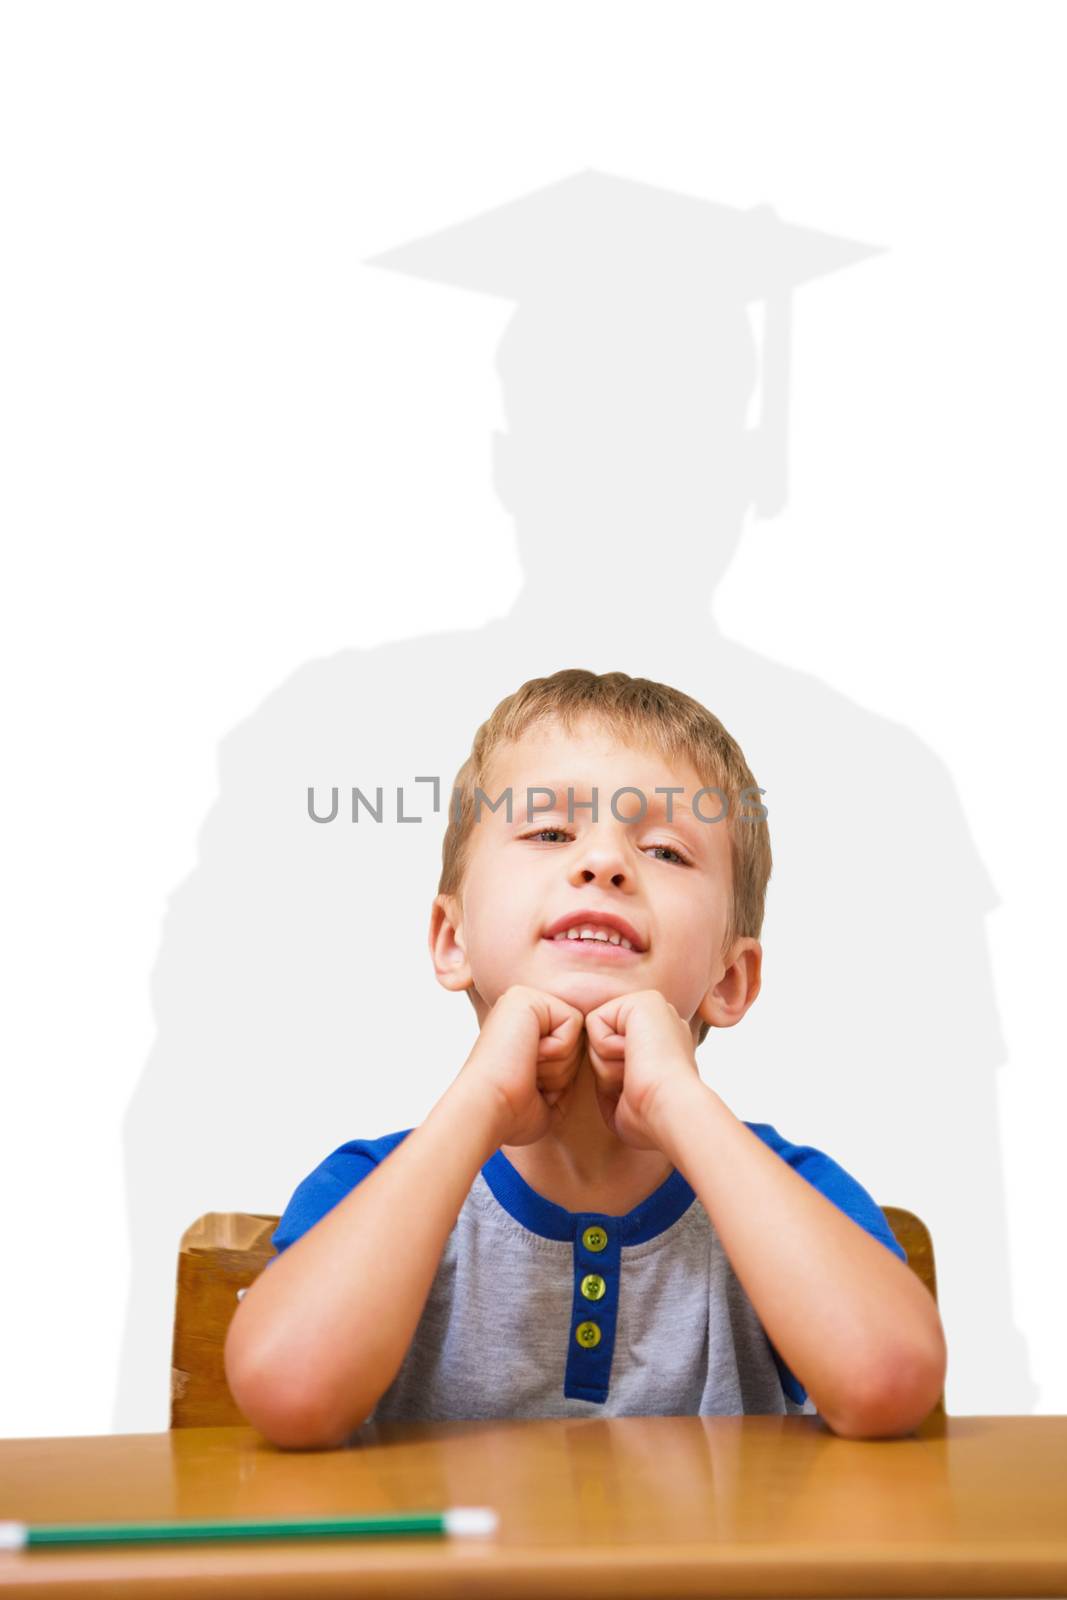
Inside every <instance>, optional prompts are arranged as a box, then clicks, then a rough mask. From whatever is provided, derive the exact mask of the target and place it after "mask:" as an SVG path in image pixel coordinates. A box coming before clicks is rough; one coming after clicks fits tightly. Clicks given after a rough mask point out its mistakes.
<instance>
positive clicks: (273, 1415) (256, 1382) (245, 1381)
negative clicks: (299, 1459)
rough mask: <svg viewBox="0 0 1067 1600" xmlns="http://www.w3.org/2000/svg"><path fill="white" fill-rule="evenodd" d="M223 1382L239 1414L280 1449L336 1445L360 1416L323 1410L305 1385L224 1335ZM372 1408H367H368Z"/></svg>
mask: <svg viewBox="0 0 1067 1600" xmlns="http://www.w3.org/2000/svg"><path fill="white" fill-rule="evenodd" d="M223 1366H224V1369H225V1372H226V1382H227V1385H228V1386H229V1390H230V1394H231V1395H232V1396H233V1400H234V1403H235V1404H236V1406H237V1408H238V1410H239V1411H240V1412H241V1414H242V1416H243V1417H244V1418H245V1419H246V1421H247V1422H249V1423H250V1424H251V1426H252V1427H253V1428H255V1429H256V1430H257V1432H259V1433H261V1434H262V1435H263V1437H264V1438H265V1439H267V1440H268V1441H269V1442H270V1443H271V1444H273V1445H276V1446H277V1447H278V1448H279V1449H281V1450H336V1449H339V1448H340V1447H341V1446H342V1445H343V1444H344V1443H345V1441H346V1440H347V1439H348V1437H349V1435H350V1434H351V1433H353V1432H354V1431H355V1429H356V1428H357V1427H358V1426H359V1422H360V1421H361V1420H362V1419H360V1418H358V1417H357V1418H356V1419H355V1420H354V1421H352V1422H351V1423H348V1422H346V1423H344V1424H342V1423H341V1422H339V1420H338V1418H337V1417H336V1416H335V1415H328V1414H327V1412H326V1409H325V1408H324V1406H323V1405H322V1403H321V1400H320V1399H319V1397H318V1396H316V1395H315V1394H313V1393H311V1392H310V1391H309V1390H308V1388H307V1386H306V1385H300V1384H296V1383H294V1382H292V1381H287V1380H286V1379H285V1378H284V1377H282V1376H280V1375H279V1374H278V1372H277V1371H276V1370H274V1371H272V1370H271V1369H270V1368H269V1367H267V1366H262V1365H257V1364H256V1363H255V1361H254V1360H252V1359H251V1358H250V1357H249V1356H248V1354H247V1353H243V1352H242V1351H241V1349H240V1346H239V1344H238V1343H237V1342H236V1341H234V1340H231V1339H230V1338H229V1337H227V1340H226V1343H225V1346H224V1348H223ZM370 1409H371V1408H368V1412H369V1410H370Z"/></svg>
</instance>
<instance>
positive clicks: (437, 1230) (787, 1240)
mask: <svg viewBox="0 0 1067 1600" xmlns="http://www.w3.org/2000/svg"><path fill="white" fill-rule="evenodd" d="M479 791H480V795H479ZM762 792H763V791H761V790H760V789H759V788H758V786H757V784H756V782H755V780H754V778H753V776H752V773H751V772H750V770H749V768H748V766H747V764H746V762H745V759H744V756H743V754H742V752H741V750H740V748H739V746H738V745H737V743H736V742H735V741H734V740H733V739H732V738H731V736H730V734H729V733H728V732H727V731H726V729H725V728H724V727H723V725H722V724H721V722H719V720H718V719H717V718H716V717H714V716H713V715H712V714H711V713H710V712H709V711H708V710H707V709H706V708H705V707H704V706H702V705H700V704H699V702H697V701H695V700H693V699H691V698H690V697H689V696H688V695H685V694H682V693H680V692H679V691H677V690H675V689H672V688H670V687H668V686H667V685H664V684H659V683H655V682H652V681H651V680H648V679H644V678H631V677H629V676H627V675H626V674H625V673H621V672H613V673H605V674H601V675H598V674H595V673H592V672H587V671H584V670H580V669H568V670H566V671H561V672H557V673H555V674H554V675H553V676H551V677H548V678H539V679H532V680H530V681H529V682H528V683H526V684H524V685H523V686H522V688H521V689H519V690H518V691H517V692H516V693H515V694H514V695H511V696H509V697H508V698H507V699H505V700H504V701H502V702H501V704H500V705H499V706H498V707H497V708H496V710H495V711H494V712H493V714H492V716H491V717H490V718H489V720H488V721H487V722H486V723H484V724H483V725H482V727H481V728H480V729H479V730H478V733H477V734H476V736H475V740H474V744H473V747H472V751H471V755H470V757H469V758H468V760H467V761H466V762H465V763H464V765H463V767H461V769H460V772H459V774H458V776H457V779H456V787H455V790H454V795H455V798H456V803H455V804H454V805H453V806H452V807H450V820H449V825H448V829H447V831H446V835H445V840H444V846H443V866H442V873H441V879H440V884H439V888H438V894H437V896H436V898H435V900H434V902H433V907H432V912H431V921H430V938H429V943H430V953H431V956H432V958H433V962H434V968H435V971H436V975H437V979H438V982H439V983H441V984H442V985H443V986H444V987H445V988H447V989H455V990H465V991H466V992H467V994H468V995H469V997H470V1000H471V1003H472V1004H473V1006H474V1009H475V1012H476V1013H477V1017H478V1023H479V1029H480V1031H479V1036H478V1040H477V1042H476V1043H475V1045H474V1047H473V1049H472V1050H471V1053H470V1055H469V1056H468V1058H467V1060H466V1062H465V1063H464V1065H463V1068H462V1070H461V1071H460V1072H459V1074H458V1075H457V1076H456V1078H455V1079H454V1081H453V1082H452V1084H451V1085H450V1086H449V1088H448V1089H447V1091H446V1092H445V1094H444V1095H443V1096H442V1097H441V1099H440V1100H439V1101H438V1102H437V1104H436V1105H435V1106H434V1108H433V1109H432V1111H431V1112H430V1114H429V1116H428V1117H427V1118H426V1120H425V1122H423V1123H422V1125H421V1126H420V1127H418V1128H416V1129H407V1130H404V1131H403V1132H401V1133H394V1134H387V1135H385V1136H383V1137H381V1138H378V1139H370V1140H352V1141H349V1142H348V1143H346V1144H344V1145H341V1146H340V1147H339V1148H338V1149H337V1150H335V1151H334V1152H333V1153H332V1154H331V1155H330V1156H328V1157H327V1158H326V1160H325V1161H323V1162H322V1163H321V1165H320V1166H319V1167H317V1168H316V1169H315V1171H314V1172H312V1173H311V1174H310V1176H309V1177H307V1178H306V1179H305V1180H304V1181H303V1182H302V1183H301V1184H300V1185H299V1187H298V1188H297V1190H296V1192H295V1193H294V1195H293V1197H292V1199H291V1201H290V1203H289V1206H288V1207H287V1209H286V1212H285V1215H284V1216H283V1217H282V1218H281V1221H280V1223H279V1225H278V1228H277V1231H276V1232H275V1234H274V1236H273V1242H274V1244H275V1246H276V1248H277V1249H278V1251H279V1252H280V1253H279V1255H278V1256H276V1257H275V1258H273V1260H272V1261H271V1262H270V1263H269V1266H270V1269H271V1270H268V1271H264V1272H263V1273H261V1274H260V1276H259V1278H258V1279H257V1280H256V1282H255V1283H254V1284H253V1285H252V1287H251V1288H250V1290H249V1291H248V1293H247V1294H246V1295H245V1296H244V1298H243V1300H242V1302H241V1304H240V1306H239V1307H238V1310H237V1312H236V1313H235V1315H234V1318H233V1320H232V1322H231V1325H230V1329H229V1332H228V1335H227V1339H226V1351H225V1361H226V1375H227V1379H228V1381H229V1384H230V1388H231V1390H232V1392H233V1395H234V1398H235V1399H236V1401H237V1403H238V1405H239V1406H240V1407H241V1409H242V1411H243V1412H244V1413H245V1415H246V1416H247V1417H248V1418H249V1420H250V1421H251V1422H252V1423H253V1424H254V1425H255V1426H256V1427H257V1428H259V1429H260V1430H261V1432H263V1433H264V1434H265V1435H266V1436H267V1437H268V1438H270V1439H271V1440H273V1441H274V1442H275V1443H276V1444H278V1445H281V1446H285V1447H305V1448H308V1447H310V1448H330V1447H333V1446H337V1445H340V1444H343V1443H344V1442H345V1440H346V1439H347V1438H348V1437H349V1436H350V1435H351V1433H352V1432H353V1431H354V1430H355V1429H356V1428H358V1427H359V1426H360V1425H361V1424H362V1423H363V1422H364V1421H365V1420H367V1419H368V1418H372V1419H373V1420H375V1421H386V1420H447V1419H452V1418H455V1419H463V1418H480V1417H512V1416H513V1417H533V1416H537V1417H570V1416H616V1415H630V1414H638V1415H662V1414H672V1415H685V1414H690V1415H693V1414H695V1415H713V1414H723V1413H736V1412H778V1413H786V1414H796V1413H800V1412H804V1413H806V1414H809V1415H810V1414H817V1415H819V1416H821V1417H822V1418H823V1419H824V1421H825V1422H826V1423H827V1424H828V1426H829V1427H830V1428H832V1429H833V1430H834V1431H835V1432H837V1433H839V1434H842V1435H844V1436H845V1437H849V1438H879V1437H894V1436H897V1435H900V1434H903V1433H907V1432H909V1431H911V1430H912V1429H913V1428H915V1427H916V1426H917V1425H918V1424H919V1423H920V1422H921V1421H922V1420H923V1418H925V1416H926V1415H927V1414H928V1412H929V1411H930V1410H931V1409H932V1407H933V1406H934V1404H935V1403H936V1401H937V1398H938V1395H939V1393H940V1392H941V1388H942V1384H943V1382H944V1376H945V1367H946V1360H947V1356H946V1345H945V1339H944V1333H943V1330H942V1326H941V1321H940V1318H939V1316H938V1311H937V1306H936V1303H935V1302H934V1300H933V1298H932V1296H931V1295H930V1294H929V1292H928V1291H927V1289H926V1288H925V1287H924V1285H923V1284H922V1283H921V1281H920V1280H919V1278H918V1277H917V1276H916V1275H915V1274H914V1273H913V1272H912V1271H911V1270H910V1268H909V1267H908V1266H907V1264H906V1255H905V1252H904V1251H903V1249H902V1248H901V1246H900V1245H899V1244H898V1243H897V1241H896V1240H895V1238H894V1237H893V1234H892V1232H891V1231H890V1229H889V1226H888V1224H887V1223H886V1220H885V1218H884V1216H883V1215H882V1213H881V1211H880V1210H879V1208H878V1206H877V1205H876V1204H875V1202H874V1201H873V1200H872V1198H871V1196H870V1195H869V1194H868V1193H867V1191H866V1190H864V1189H863V1188H862V1187H861V1186H860V1185H859V1184H858V1183H857V1182H856V1181H855V1180H854V1179H853V1178H851V1177H850V1176H849V1174H848V1173H847V1172H845V1171H844V1170H843V1169H842V1168H841V1167H839V1166H838V1165H837V1164H836V1163H835V1162H833V1161H832V1160H831V1159H830V1158H829V1157H827V1156H825V1155H823V1154H822V1153H821V1152H819V1151H818V1150H814V1149H812V1148H810V1147H808V1146H797V1145H793V1144H790V1143H789V1142H788V1141H787V1140H785V1139H783V1138H782V1137H781V1136H780V1135H779V1134H778V1133H777V1131H776V1130H775V1129H774V1128H773V1127H771V1126H770V1125H769V1124H766V1123H744V1122H741V1121H739V1120H738V1119H737V1118H736V1117H735V1116H734V1115H733V1113H732V1112H731V1111H730V1110H729V1109H728V1108H727V1106H726V1104H725V1103H724V1101H723V1100H722V1099H721V1098H720V1097H719V1096H718V1095H717V1094H716V1093H715V1092H714V1090H713V1089H711V1088H709V1087H708V1086H707V1085H706V1084H705V1083H704V1082H703V1081H702V1079H701V1078H700V1075H699V1072H698V1069H697V1064H696V1059H695V1050H696V1047H697V1046H698V1045H699V1044H700V1043H702V1042H703V1040H704V1038H705V1036H706V1034H707V1032H708V1030H709V1029H710V1028H723V1027H733V1026H734V1024H735V1023H737V1022H739V1021H740V1020H741V1018H742V1017H743V1016H744V1014H745V1012H746V1011H747V1010H748V1008H749V1006H751V1004H752V1003H753V1001H754V1000H755V998H756V996H757V995H758V993H759V990H760V982H761V978H760V968H761V960H762V951H761V946H760V944H759V937H758V936H759V934H760V931H761V928H762V922H763V909H764V899H765V894H766V886H767V881H768V878H769V876H770V871H771V852H770V845H769V841H768V837H767V826H766V821H765V815H766V813H765V810H764V808H763V807H762V806H761V805H760V804H759V801H758V796H759V794H761V793H762ZM476 802H477V803H476Z"/></svg>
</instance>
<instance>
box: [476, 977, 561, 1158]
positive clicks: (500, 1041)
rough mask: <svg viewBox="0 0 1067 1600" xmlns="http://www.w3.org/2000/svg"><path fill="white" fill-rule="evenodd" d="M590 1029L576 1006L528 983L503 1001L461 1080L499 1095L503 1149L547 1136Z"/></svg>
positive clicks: (488, 1019) (510, 991) (492, 1014)
mask: <svg viewBox="0 0 1067 1600" xmlns="http://www.w3.org/2000/svg"><path fill="white" fill-rule="evenodd" d="M584 1027H585V1018H584V1017H583V1015H582V1013H581V1012H580V1011H579V1010H578V1009H577V1007H576V1006H572V1005H570V1004H569V1003H568V1002H567V1001H566V1000H561V999H560V998H559V997H558V995H554V994H546V993H545V992H544V991H543V990H541V989H530V988H528V987H527V986H526V985H525V984H520V983H516V984H512V986H511V988H510V989H506V990H505V991H504V993H503V994H502V995H501V996H500V998H499V1000H497V1002H496V1004H495V1005H494V1006H493V1008H492V1010H491V1011H490V1013H489V1015H488V1016H487V1017H486V1019H485V1022H484V1023H483V1025H482V1029H481V1032H480V1033H479V1035H478V1040H477V1043H476V1044H475V1046H474V1049H473V1050H472V1051H471V1053H470V1055H469V1056H468V1057H467V1060H466V1062H465V1063H464V1065H463V1068H462V1070H461V1072H460V1075H459V1077H458V1078H457V1079H456V1082H457V1083H460V1082H463V1083H467V1082H475V1083H478V1084H479V1085H480V1086H481V1087H482V1090H483V1092H484V1093H486V1094H488V1095H491V1096H493V1097H495V1098H496V1100H497V1102H498V1104H499V1110H500V1119H499V1130H498V1131H499V1139H498V1148H499V1146H500V1145H502V1144H536V1142H537V1140H538V1139H543V1138H544V1136H545V1134H546V1133H547V1132H548V1130H549V1128H550V1127H551V1126H552V1118H553V1109H552V1108H553V1106H554V1105H555V1102H556V1101H557V1100H558V1099H559V1096H560V1095H561V1094H562V1093H563V1091H564V1090H565V1089H566V1088H567V1087H568V1085H569V1084H570V1082H571V1079H572V1078H573V1077H574V1075H575V1073H576V1072H577V1070H578V1063H579V1061H580V1060H581V1056H582V1045H583V1042H584V1034H583V1030H584ZM557 1115H558V1113H557Z"/></svg>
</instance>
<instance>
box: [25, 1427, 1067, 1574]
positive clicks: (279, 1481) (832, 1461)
mask: <svg viewBox="0 0 1067 1600" xmlns="http://www.w3.org/2000/svg"><path fill="white" fill-rule="evenodd" d="M455 1505H491V1506H494V1507H496V1509H497V1510H498V1512H499V1513H500V1531H499V1533H498V1534H497V1535H496V1536H495V1537H494V1538H490V1539H464V1540H458V1539H440V1538H429V1537H425V1536H423V1537H418V1536H417V1537H415V1538H408V1539H375V1540H357V1541H351V1540H350V1541H340V1540H330V1539H317V1540H297V1541H271V1542H267V1541H264V1542H262V1543H260V1542H258V1541H253V1542H242V1543H239V1544H197V1545H186V1546H176V1545H171V1546H166V1545H156V1546H150V1545H145V1546H141V1547H139V1548H138V1547H132V1548H130V1547H126V1548H123V1547H118V1546H116V1547H112V1548H110V1549H108V1548H97V1549H91V1548H87V1547H86V1548H82V1549H77V1548H70V1549H67V1550H55V1551H53V1550H43V1549H42V1550H29V1551H22V1552H18V1553H5V1554H2V1555H0V1590H4V1591H9V1592H10V1593H12V1594H26V1595H29V1594H33V1595H35V1596H40V1595H46V1594H53V1593H65V1594H73V1593H79V1594H81V1593H84V1594H86V1595H92V1596H95V1595H108V1596H112V1595H114V1596H120V1597H129V1596H140V1595H150V1596H152V1597H153V1600H169V1597H171V1596H176V1595H190V1594H198V1595H208V1594H210V1595H213V1596H214V1595H219V1596H229V1595H241V1596H247V1597H252V1596H255V1597H256V1600H277V1597H280V1596H301V1597H303V1596H315V1595H327V1594H328V1595H335V1596H339V1595H353V1596H359V1597H361V1600H363V1597H371V1596H376V1595H390V1596H397V1595H405V1596H418V1597H420V1600H431V1597H433V1596H438V1595H449V1596H462V1597H463V1600H479V1597H485V1600H507V1597H510V1596H524V1597H525V1596H533V1595H538V1596H540V1595H550V1596H552V1597H553V1600H569V1597H575V1600H578V1597H580V1600H596V1597H598V1596H605V1597H606V1596H611V1597H613V1600H614V1597H616V1596H626V1597H637V1596H664V1595H687V1596H699V1595H708V1596H710V1595H763V1596H800V1595H842V1596H860V1595H880V1596H893V1597H896V1596H905V1595H923V1596H931V1595H1017V1596H1036V1595H1061V1596H1067V1417H948V1418H945V1417H939V1416H935V1417H931V1418H929V1419H928V1420H927V1422H926V1423H925V1424H924V1425H923V1427H922V1428H921V1429H920V1430H919V1431H918V1432H917V1433H916V1434H914V1435H911V1436H909V1437H908V1438H906V1439H882V1440H848V1439H839V1438H837V1437H836V1436H835V1435H834V1434H832V1433H830V1432H829V1430H828V1429H827V1428H826V1426H825V1424H824V1423H823V1422H822V1421H821V1419H820V1418H818V1417H769V1416H767V1417H762V1416H750V1417H704V1418H700V1417H623V1418H614V1419H605V1420H602V1421H601V1420H598V1419H596V1418H582V1419H581V1420H580V1421H574V1422H563V1421H560V1422H535V1421H506V1422H451V1423H434V1424H415V1423H379V1424H374V1423H371V1424H369V1425H366V1426H364V1427H363V1428H362V1429H360V1431H359V1432H358V1433H356V1434H354V1435H353V1437H352V1441H351V1442H350V1444H349V1445H348V1446H347V1447H346V1448H345V1449H343V1450H335V1451H326V1452H315V1451H280V1450H276V1449H274V1448H272V1447H271V1446H270V1445H268V1444H267V1443H266V1441H265V1440H264V1439H263V1438H262V1436H261V1435H259V1434H258V1433H256V1432H255V1430H253V1429H251V1428H179V1429H175V1430H173V1431H172V1432H169V1433H146V1434H117V1435H113V1436H104V1437H99V1438H73V1439H8V1440H0V1520H5V1519H10V1520H18V1521H24V1522H30V1521H38V1522H60V1521H64V1522H73V1521H89V1520H94V1519H99V1520H104V1519H116V1520H118V1519H121V1518H131V1519H132V1518H160V1517H190V1518H192V1517H209V1516H216V1517H229V1516H241V1517H268V1516H278V1515H286V1514H291V1515H294V1516H312V1515H315V1514H316V1513H322V1512H326V1511H329V1510H333V1511H365V1510H400V1509H406V1510H413V1509H417V1510H435V1509H441V1508H444V1507H447V1506H455Z"/></svg>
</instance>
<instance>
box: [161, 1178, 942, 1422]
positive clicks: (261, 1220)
mask: <svg viewBox="0 0 1067 1600" xmlns="http://www.w3.org/2000/svg"><path fill="white" fill-rule="evenodd" d="M882 1212H883V1215H884V1216H885V1219H886V1221H887V1222H888V1223H889V1226H890V1228H892V1230H893V1233H894V1235H895V1237H896V1238H897V1239H898V1240H899V1241H900V1243H901V1244H902V1245H903V1247H904V1249H905V1250H906V1251H907V1255H908V1265H909V1266H910V1267H911V1269H912V1271H913V1272H915V1273H917V1274H918V1276H919V1277H920V1278H921V1279H922V1281H923V1283H925V1285H926V1287H927V1288H928V1289H929V1291H930V1293H931V1294H932V1295H933V1297H934V1299H935V1300H936V1299H937V1279H936V1277H935V1274H934V1250H933V1245H932V1244H931V1242H930V1234H929V1232H928V1231H927V1228H926V1225H925V1224H924V1223H923V1222H921V1221H920V1220H919V1218H918V1217H917V1216H916V1215H915V1214H914V1212H911V1211H903V1210H901V1209H900V1207H899V1206H883V1207H882ZM278 1221H279V1219H278V1218H277V1217H268V1216H265V1215H262V1214H261V1213H259V1212H245V1211H209V1212H207V1213H206V1215H205V1216H202V1217H198V1218H197V1220H196V1221H195V1222H194V1223H193V1225H192V1227H190V1228H186V1230H185V1232H184V1233H183V1234H182V1239H181V1246H180V1248H179V1251H178V1284H177V1297H176V1305H175V1315H174V1345H173V1354H172V1358H171V1381H170V1425H171V1427H172V1428H218V1427H226V1426H230V1425H242V1424H245V1423H246V1421H247V1419H246V1418H245V1417H244V1416H243V1415H242V1414H241V1412H240V1411H239V1410H238V1409H237V1404H236V1402H235V1400H234V1398H233V1396H232V1395H231V1394H230V1390H229V1387H228V1385H227V1383H226V1373H225V1370H224V1368H223V1362H222V1352H223V1347H224V1345H225V1342H226V1330H227V1328H228V1327H229V1325H230V1318H231V1317H232V1316H233V1314H234V1312H235V1311H236V1310H237V1303H238V1301H239V1300H240V1298H241V1295H242V1293H243V1292H244V1290H245V1289H247V1288H248V1286H249V1285H250V1284H252V1283H254V1282H255V1280H256V1279H257V1278H258V1276H259V1274H260V1273H261V1272H262V1271H263V1268H264V1267H265V1266H266V1264H267V1262H268V1261H269V1260H270V1259H271V1258H272V1256H274V1255H275V1254H276V1253H277V1252H276V1251H275V1249H274V1246H273V1245H272V1244H271V1242H270V1239H271V1234H272V1233H273V1232H274V1230H275V1228H276V1227H277V1226H278ZM944 1402H945V1397H944V1394H942V1395H941V1396H940V1397H939V1398H938V1402H937V1405H936V1406H935V1407H934V1411H935V1412H940V1413H941V1414H942V1415H944V1411H945V1403H944Z"/></svg>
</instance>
